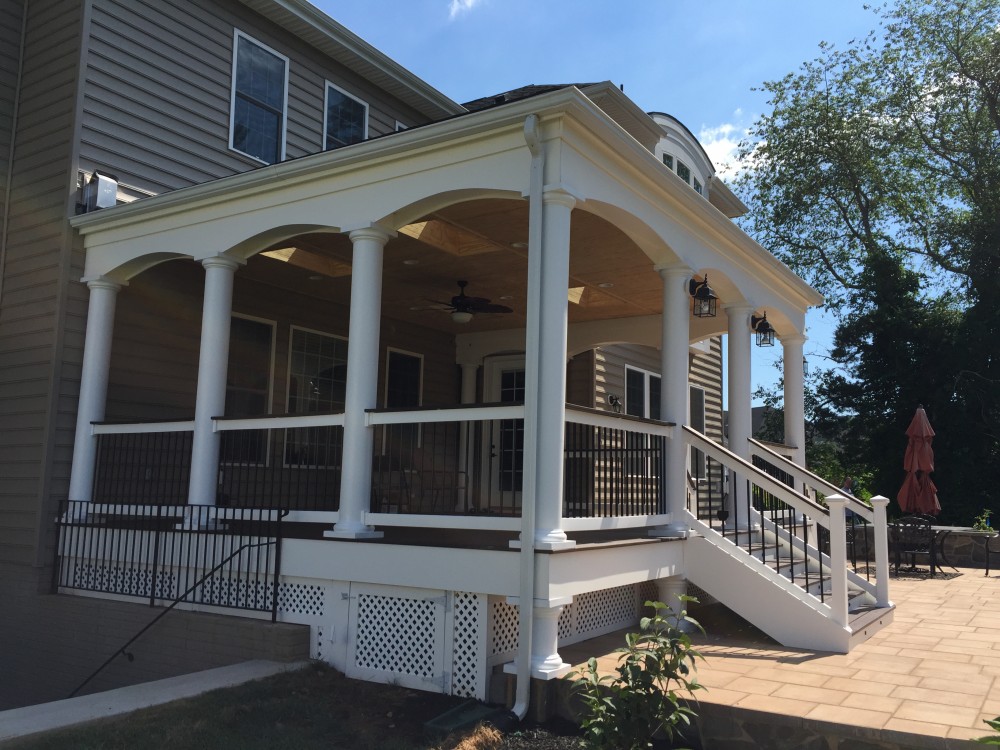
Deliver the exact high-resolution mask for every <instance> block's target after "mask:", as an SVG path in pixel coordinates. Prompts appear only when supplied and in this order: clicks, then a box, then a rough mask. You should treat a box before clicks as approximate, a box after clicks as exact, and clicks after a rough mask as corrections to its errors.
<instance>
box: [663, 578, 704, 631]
mask: <svg viewBox="0 0 1000 750" xmlns="http://www.w3.org/2000/svg"><path fill="white" fill-rule="evenodd" d="M687 588H688V582H687V579H685V578H684V576H670V577H668V578H657V579H656V595H657V596H658V597H659V598H660V601H661V602H663V603H664V604H666V605H667V606H668V607H669V608H670V611H671V612H672V613H673V616H674V617H675V618H679V617H680V616H681V613H683V612H686V611H687V602H683V601H681V597H682V596H684V595H686V594H687ZM675 624H676V625H677V627H678V628H679V629H680V630H683V631H684V632H686V633H689V632H691V631H693V630H696V628H695V627H694V626H693V625H691V624H690V623H687V622H683V621H681V620H678V621H677V622H676V623H675Z"/></svg>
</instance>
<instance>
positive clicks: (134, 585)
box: [71, 563, 177, 599]
mask: <svg viewBox="0 0 1000 750" xmlns="http://www.w3.org/2000/svg"><path fill="white" fill-rule="evenodd" d="M151 580H152V576H151V574H150V571H149V569H148V568H144V567H136V566H124V565H89V564H79V563H77V564H75V565H74V566H73V577H72V584H71V585H72V587H73V588H78V589H84V590H87V591H100V592H102V593H106V594H121V595H123V596H139V597H142V598H144V599H146V598H149V593H150V592H149V588H150V582H151ZM176 588H177V578H176V576H175V575H174V574H173V573H171V572H169V571H166V570H159V571H157V573H156V597H157V598H160V599H167V598H173V597H174V596H175V594H174V591H175V590H176Z"/></svg>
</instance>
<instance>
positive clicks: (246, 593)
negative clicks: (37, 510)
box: [53, 502, 287, 619]
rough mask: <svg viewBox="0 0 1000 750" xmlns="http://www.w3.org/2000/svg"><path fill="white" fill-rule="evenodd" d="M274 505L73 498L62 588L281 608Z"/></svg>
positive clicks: (56, 582)
mask: <svg viewBox="0 0 1000 750" xmlns="http://www.w3.org/2000/svg"><path fill="white" fill-rule="evenodd" d="M286 512H287V511H283V510H280V509H274V508H225V509H222V508H214V507H207V506H187V507H168V506H162V505H158V506H146V507H143V506H136V505H116V504H108V503H86V502H68V503H64V504H63V505H62V507H61V508H60V514H59V516H58V518H57V519H56V527H57V531H58V542H57V545H56V560H55V566H54V574H53V587H54V589H56V590H58V589H76V590H80V591H94V592H100V593H104V594H115V595H118V596H127V597H134V598H137V599H144V600H146V601H148V602H149V604H150V606H153V605H155V604H157V603H161V602H172V601H183V602H188V603H197V604H206V605H212V606H216V607H227V608H232V609H241V610H251V611H257V612H270V613H271V617H272V619H275V618H276V616H277V606H278V598H277V597H278V585H277V583H278V579H279V576H280V575H281V541H282V527H281V520H282V518H283V517H284V515H285V514H286Z"/></svg>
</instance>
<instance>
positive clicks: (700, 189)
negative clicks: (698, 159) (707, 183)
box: [691, 179, 705, 195]
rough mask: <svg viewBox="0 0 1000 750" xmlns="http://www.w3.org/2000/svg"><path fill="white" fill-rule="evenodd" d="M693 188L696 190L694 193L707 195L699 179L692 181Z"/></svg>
mask: <svg viewBox="0 0 1000 750" xmlns="http://www.w3.org/2000/svg"><path fill="white" fill-rule="evenodd" d="M691 187H693V188H694V191H695V192H696V193H697V194H698V195H704V194H705V189H704V188H703V187H702V186H701V183H700V182H698V180H697V179H694V180H691Z"/></svg>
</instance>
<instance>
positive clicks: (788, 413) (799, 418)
mask: <svg viewBox="0 0 1000 750" xmlns="http://www.w3.org/2000/svg"><path fill="white" fill-rule="evenodd" d="M805 342H806V337H805V336H802V335H801V334H792V335H790V336H782V337H781V349H782V362H783V370H784V381H785V445H792V446H795V454H794V458H793V460H794V461H795V463H797V464H798V465H799V466H805V465H806V414H805V373H804V372H803V369H802V348H803V345H804V344H805ZM796 489H797V490H801V489H802V488H801V487H798V488H796Z"/></svg>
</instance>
